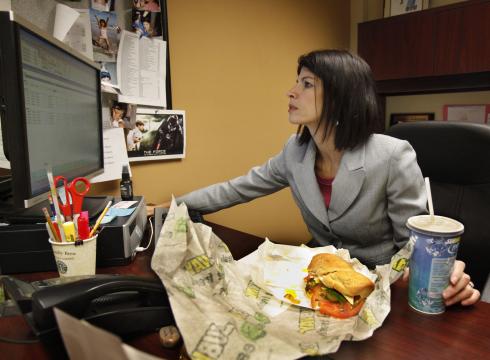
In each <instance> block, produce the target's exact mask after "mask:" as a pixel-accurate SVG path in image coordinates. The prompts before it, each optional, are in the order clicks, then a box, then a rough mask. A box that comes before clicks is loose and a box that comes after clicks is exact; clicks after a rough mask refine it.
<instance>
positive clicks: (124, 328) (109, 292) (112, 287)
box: [7, 275, 175, 346]
mask: <svg viewBox="0 0 490 360" xmlns="http://www.w3.org/2000/svg"><path fill="white" fill-rule="evenodd" d="M8 282H9V284H8V286H7V290H8V291H9V295H10V296H11V297H12V298H13V300H16V296H17V299H18V294H19V292H16V291H15V286H16V284H15V282H12V281H11V280H9V281H8ZM21 299H22V301H23V302H24V303H25V301H26V299H25V298H22V297H21ZM55 307H57V308H59V309H61V310H63V311H64V312H66V313H68V314H70V315H72V316H74V317H77V318H79V319H84V320H86V321H88V322H90V323H91V324H93V325H95V326H97V327H100V328H102V329H105V330H108V331H110V332H112V333H114V334H117V335H119V336H121V337H123V338H129V337H131V336H135V335H138V334H142V333H147V332H151V331H156V330H158V329H159V328H161V327H163V326H166V325H174V324H175V320H174V317H173V314H172V310H171V308H170V303H169V301H168V296H167V293H166V291H165V288H164V287H163V285H162V283H161V281H160V280H159V279H158V278H143V277H136V276H119V275H97V276H94V277H91V278H86V279H82V280H79V281H75V282H70V283H66V284H61V285H54V286H50V287H46V288H42V289H40V290H37V291H35V292H34V293H32V296H31V305H30V306H27V305H26V304H24V305H23V308H24V309H25V310H26V312H25V313H24V316H25V319H26V321H27V322H28V324H29V325H30V327H31V328H32V330H33V332H34V334H35V335H36V336H37V337H39V339H40V340H41V341H43V343H45V344H47V345H59V346H61V339H60V333H59V330H58V326H57V324H56V320H55V317H54V313H53V308H55Z"/></svg>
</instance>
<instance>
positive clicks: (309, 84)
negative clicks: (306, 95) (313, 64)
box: [303, 81, 314, 89]
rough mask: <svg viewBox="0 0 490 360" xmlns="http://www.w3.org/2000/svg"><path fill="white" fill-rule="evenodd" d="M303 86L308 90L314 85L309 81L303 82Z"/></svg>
mask: <svg viewBox="0 0 490 360" xmlns="http://www.w3.org/2000/svg"><path fill="white" fill-rule="evenodd" d="M303 86H304V87H305V88H306V89H308V88H311V87H313V86H314V84H313V83H311V82H309V81H305V82H304V84H303Z"/></svg>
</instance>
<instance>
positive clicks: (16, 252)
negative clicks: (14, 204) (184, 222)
mask: <svg viewBox="0 0 490 360" xmlns="http://www.w3.org/2000/svg"><path fill="white" fill-rule="evenodd" d="M102 199H104V203H103V204H104V205H106V204H105V200H106V197H102ZM109 199H110V200H113V201H114V203H117V202H119V201H120V200H121V199H119V198H109ZM134 201H136V204H134V205H133V206H132V207H133V208H135V210H134V212H133V213H132V214H131V215H129V216H122V217H117V218H115V219H114V220H112V221H111V222H110V223H108V224H104V225H101V228H100V232H99V236H98V238H97V266H119V265H126V264H129V263H130V262H131V261H132V260H133V259H134V256H135V255H136V248H137V247H138V246H140V244H141V240H142V238H143V235H144V233H145V227H146V222H147V218H146V204H145V200H144V198H143V197H142V196H135V198H134ZM97 203H98V202H96V205H97ZM90 204H91V198H89V201H87V205H89V206H90ZM84 206H85V202H84ZM92 210H93V211H94V213H95V211H96V209H94V208H92ZM100 211H102V210H100ZM100 211H98V212H99V213H100ZM96 217H97V216H95V218H94V217H92V218H91V223H92V225H93V223H94V222H95V220H96ZM40 221H43V219H40ZM56 270H57V268H56V263H55V259H54V255H53V250H52V248H51V244H50V243H49V242H48V233H47V231H46V226H45V224H44V223H35V222H34V223H15V224H9V225H5V226H0V274H16V273H30V272H37V271H56Z"/></svg>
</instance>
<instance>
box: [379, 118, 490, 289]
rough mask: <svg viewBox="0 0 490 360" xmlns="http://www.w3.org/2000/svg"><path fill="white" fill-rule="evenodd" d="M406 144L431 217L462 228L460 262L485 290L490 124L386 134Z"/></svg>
mask: <svg viewBox="0 0 490 360" xmlns="http://www.w3.org/2000/svg"><path fill="white" fill-rule="evenodd" d="M386 135H390V136H393V137H396V138H399V139H404V140H407V141H408V142H409V143H410V144H411V145H412V146H413V148H414V149H415V152H416V153H417V162H418V163H419V166H420V169H421V170H422V174H423V175H424V177H429V178H430V182H431V190H432V198H433V202H434V212H435V214H436V215H443V216H447V217H450V218H453V219H456V220H458V221H460V222H462V223H463V225H464V227H465V232H464V234H463V235H462V238H461V243H460V245H459V251H458V259H460V260H462V261H464V262H465V263H466V269H465V272H466V273H468V274H470V276H471V279H472V281H473V283H474V284H475V287H476V288H477V289H479V290H483V287H484V286H485V282H486V280H487V277H488V274H489V271H490V261H489V260H490V125H489V126H487V125H478V124H469V123H457V122H446V121H427V122H414V123H401V124H397V125H395V126H392V127H390V128H389V129H388V130H387V131H386Z"/></svg>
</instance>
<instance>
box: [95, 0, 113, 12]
mask: <svg viewBox="0 0 490 360" xmlns="http://www.w3.org/2000/svg"><path fill="white" fill-rule="evenodd" d="M114 1H115V0H91V1H90V7H91V8H92V9H94V10H98V11H114Z"/></svg>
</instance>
